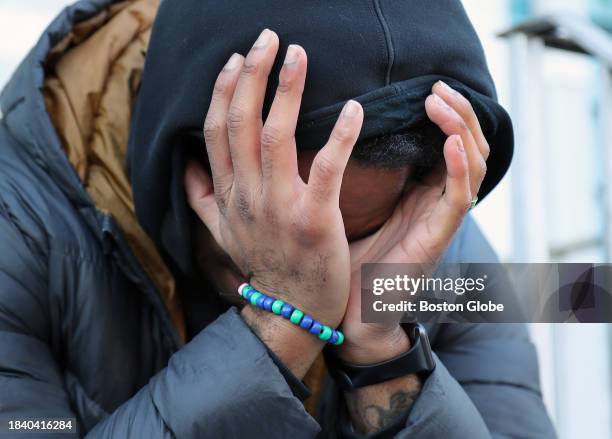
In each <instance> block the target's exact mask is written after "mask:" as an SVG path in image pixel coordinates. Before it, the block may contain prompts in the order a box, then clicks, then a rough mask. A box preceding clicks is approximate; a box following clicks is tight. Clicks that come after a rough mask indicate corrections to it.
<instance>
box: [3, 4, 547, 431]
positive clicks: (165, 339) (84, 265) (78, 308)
mask: <svg viewBox="0 0 612 439" xmlns="http://www.w3.org/2000/svg"><path fill="white" fill-rule="evenodd" d="M106 3H108V2H106V1H99V0H98V1H96V0H84V1H80V2H78V3H77V4H75V5H74V6H71V7H70V8H68V9H67V10H65V11H64V12H63V13H62V14H61V15H60V16H59V17H58V18H57V19H56V20H55V21H54V22H53V23H52V24H51V25H50V26H49V28H48V29H47V30H46V32H45V33H44V35H43V36H42V38H41V39H40V41H39V42H38V44H37V45H36V46H35V47H34V48H33V49H32V51H31V52H30V53H29V55H28V56H27V58H26V59H25V60H24V61H23V63H22V64H21V66H20V67H19V69H18V70H17V71H16V73H15V74H14V76H13V77H12V79H11V81H10V83H9V84H8V85H7V86H6V88H5V89H4V91H3V92H2V95H1V98H0V109H1V111H2V119H1V121H0V418H1V419H4V420H6V419H23V418H58V417H61V418H75V419H76V422H77V425H78V431H77V433H75V436H78V437H82V436H85V435H87V436H90V437H105V438H106V437H108V438H134V437H143V438H162V437H163V438H172V437H176V438H215V439H217V438H312V437H315V436H317V434H320V435H321V436H322V437H343V436H344V437H353V435H352V434H351V433H350V432H348V431H347V430H348V428H347V425H346V421H344V416H343V415H342V413H344V407H343V401H342V398H341V395H340V394H339V392H338V391H337V389H336V388H335V387H334V385H333V383H332V382H331V381H329V380H328V381H327V385H326V389H325V391H324V398H323V403H322V404H321V406H320V408H319V416H318V419H315V418H313V417H311V416H310V415H309V414H308V413H307V412H306V411H305V409H304V407H303V404H302V402H301V401H300V399H299V398H298V397H297V396H296V395H295V394H294V392H292V390H291V387H290V385H289V384H288V381H287V379H286V376H285V375H286V372H285V373H284V374H283V373H282V372H281V370H280V369H279V365H278V363H277V362H276V361H275V360H274V359H273V358H272V357H271V356H270V353H269V352H268V350H267V349H266V347H265V346H264V345H263V344H262V342H261V341H260V340H259V339H258V338H257V337H256V336H255V335H254V334H253V333H252V332H251V331H250V329H249V327H248V326H247V325H246V324H245V323H244V321H243V320H242V319H241V318H240V316H239V314H238V313H237V312H236V311H235V310H234V309H230V310H229V311H227V312H225V313H224V314H222V315H220V316H219V317H218V318H217V319H216V320H215V321H214V322H212V323H210V324H209V325H208V326H207V327H206V328H205V329H203V330H202V331H201V332H200V333H199V334H197V335H196V336H195V337H194V338H193V339H192V340H190V341H189V343H187V344H186V345H184V346H183V347H180V346H181V345H180V343H179V339H178V336H177V334H176V332H175V329H174V327H173V325H172V323H171V320H170V318H169V315H168V312H167V310H166V308H165V307H164V305H163V303H162V301H161V299H160V295H159V294H158V293H157V292H156V290H155V287H154V285H153V283H152V281H151V280H150V279H149V278H148V277H147V275H146V274H145V272H144V270H143V269H142V267H140V265H139V263H138V260H137V259H136V258H135V256H134V255H133V253H132V252H131V250H130V248H129V246H128V245H127V242H126V239H125V237H124V236H123V234H122V232H121V230H120V229H119V228H118V227H117V225H116V223H115V222H114V221H113V218H112V217H111V216H110V215H107V214H105V213H103V212H101V211H99V210H97V209H96V207H95V206H94V205H93V203H92V201H91V199H90V197H89V196H88V194H87V192H86V191H85V190H84V188H83V185H82V183H81V181H80V180H79V178H78V176H77V174H76V173H75V172H74V169H73V168H72V166H71V165H70V163H69V162H68V160H67V158H66V156H65V154H64V151H63V149H62V145H61V143H60V141H59V139H58V136H57V134H56V132H55V130H54V127H53V125H52V123H51V121H50V119H49V117H48V115H47V113H46V110H45V104H44V102H43V97H42V94H41V91H40V90H41V86H42V82H43V78H44V71H43V60H44V59H45V57H46V56H47V54H48V51H49V50H50V47H52V46H54V45H55V44H56V43H57V42H58V41H59V40H60V39H61V38H62V37H63V36H64V35H66V34H67V33H68V32H69V31H70V29H71V28H72V26H73V24H74V23H75V22H78V21H80V20H83V19H86V18H88V17H90V16H91V15H93V14H94V13H96V12H97V11H98V10H99V9H100V8H101V7H103V6H105V5H106ZM446 260H447V261H465V262H467V261H473V262H478V261H487V262H490V261H493V260H495V255H494V254H493V252H492V251H491V248H490V246H489V245H488V244H487V242H486V240H485V239H484V237H483V235H482V234H481V232H480V231H479V230H478V228H477V226H476V225H475V223H474V222H473V220H472V219H471V218H467V219H466V221H465V223H464V224H463V226H462V228H461V231H460V233H459V234H458V235H457V237H456V239H455V240H454V242H453V245H452V247H451V248H450V249H449V251H448V254H447V255H446ZM429 332H430V338H431V340H432V345H433V348H434V350H435V352H436V354H437V356H436V361H437V368H436V369H435V371H434V373H433V374H432V375H431V376H430V377H429V378H428V379H427V381H426V382H425V383H424V386H423V390H422V392H421V394H420V396H419V398H418V400H417V401H416V403H415V404H414V405H413V407H412V409H411V411H410V412H409V413H408V414H407V415H406V417H405V418H404V419H402V423H401V425H400V427H399V430H401V431H400V432H397V431H393V432H386V433H385V434H388V435H389V434H397V437H401V438H412V439H425V438H446V439H450V438H457V439H459V438H461V439H465V438H469V439H477V438H490V437H495V438H502V437H508V438H510V437H514V438H516V437H522V438H549V437H554V432H553V429H552V426H551V424H550V421H549V419H548V416H547V414H546V411H545V408H544V405H543V403H542V398H541V395H540V390H539V382H538V366H537V359H536V354H535V351H534V347H533V346H532V344H531V343H530V341H529V338H528V334H527V331H526V328H525V327H524V326H521V325H491V324H489V325H471V324H462V325H439V326H433V327H430V328H429ZM343 422H344V423H345V424H344V425H341V424H342V423H343ZM5 435H8V436H10V434H8V433H7V432H6V431H1V430H0V436H2V437H5ZM26 436H27V435H24V434H23V433H16V434H15V437H18V438H23V437H26ZM35 437H41V436H40V435H36V436H35ZM62 437H65V436H62Z"/></svg>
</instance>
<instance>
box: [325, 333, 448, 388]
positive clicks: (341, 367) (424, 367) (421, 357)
mask: <svg viewBox="0 0 612 439" xmlns="http://www.w3.org/2000/svg"><path fill="white" fill-rule="evenodd" d="M405 329H406V332H407V333H408V337H409V338H410V342H411V344H412V347H411V348H410V350H409V351H408V352H406V353H405V354H402V355H400V356H397V357H395V358H392V359H390V360H387V361H383V362H381V363H376V364H368V365H357V364H350V363H346V362H344V361H342V360H340V359H339V358H338V357H336V356H335V355H334V354H333V352H331V351H329V350H328V349H326V350H325V351H324V355H325V362H326V364H327V368H328V369H329V373H330V375H331V376H332V377H333V378H334V380H335V381H336V383H337V384H338V385H339V386H340V388H342V390H345V391H349V392H350V391H352V390H355V389H358V388H360V387H365V386H371V385H372V384H378V383H382V382H383V381H389V380H392V379H394V378H399V377H402V376H405V375H410V374H413V373H414V374H421V375H428V374H430V373H431V372H432V371H433V370H434V368H435V367H436V364H435V361H434V358H433V355H432V354H431V346H430V345H429V338H428V337H427V332H426V331H425V328H424V327H423V326H422V325H420V324H418V323H417V324H412V325H410V326H409V327H407V328H405Z"/></svg>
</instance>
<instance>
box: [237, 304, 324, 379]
mask: <svg viewBox="0 0 612 439" xmlns="http://www.w3.org/2000/svg"><path fill="white" fill-rule="evenodd" d="M241 315H242V318H243V319H244V321H245V322H246V323H247V325H249V326H250V327H251V329H252V330H253V332H255V334H257V336H258V337H259V339H260V340H261V341H262V342H263V343H265V344H266V346H267V347H268V348H269V349H270V350H271V351H272V352H274V354H275V355H276V356H277V357H278V358H279V359H280V360H281V361H282V362H283V364H284V365H285V366H287V368H288V369H289V370H290V371H291V373H293V374H294V375H295V376H296V377H297V378H298V379H300V380H301V379H302V378H303V377H304V375H306V372H307V371H308V369H310V366H311V365H312V363H313V362H314V360H315V359H316V357H317V355H318V354H319V353H320V352H321V350H322V349H323V346H325V342H323V341H321V340H319V338H317V337H315V336H313V335H312V334H310V333H308V332H307V331H305V330H304V329H302V328H300V327H298V326H296V325H294V324H293V323H291V322H289V321H287V320H285V319H283V318H282V317H281V316H278V315H276V314H272V313H269V312H267V311H263V310H261V309H258V308H255V307H253V306H250V305H245V306H244V307H243V308H242V311H241Z"/></svg>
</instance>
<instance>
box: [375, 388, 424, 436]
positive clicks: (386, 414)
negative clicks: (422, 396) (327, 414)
mask: <svg viewBox="0 0 612 439" xmlns="http://www.w3.org/2000/svg"><path fill="white" fill-rule="evenodd" d="M415 399H416V395H413V394H411V393H409V392H404V391H401V390H400V391H399V392H396V393H394V394H393V395H391V398H390V399H389V408H385V407H381V406H379V405H368V406H366V407H365V408H364V409H363V412H364V421H365V422H367V423H368V426H369V427H370V428H374V429H381V428H384V427H385V426H387V425H389V424H391V423H392V422H393V421H394V420H395V419H396V418H397V417H398V416H399V415H401V414H402V413H404V412H405V411H406V410H408V409H409V408H410V406H412V404H413V403H414V400H415Z"/></svg>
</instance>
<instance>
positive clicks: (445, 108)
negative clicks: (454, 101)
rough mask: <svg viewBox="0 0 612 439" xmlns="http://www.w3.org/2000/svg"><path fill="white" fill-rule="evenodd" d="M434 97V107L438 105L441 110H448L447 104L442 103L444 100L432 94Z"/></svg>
mask: <svg viewBox="0 0 612 439" xmlns="http://www.w3.org/2000/svg"><path fill="white" fill-rule="evenodd" d="M433 97H434V101H435V103H436V105H438V106H439V107H440V108H442V109H443V110H446V111H448V110H450V107H449V106H448V104H447V103H446V102H445V101H444V99H442V98H441V97H440V96H438V95H437V94H436V93H434V94H433Z"/></svg>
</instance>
